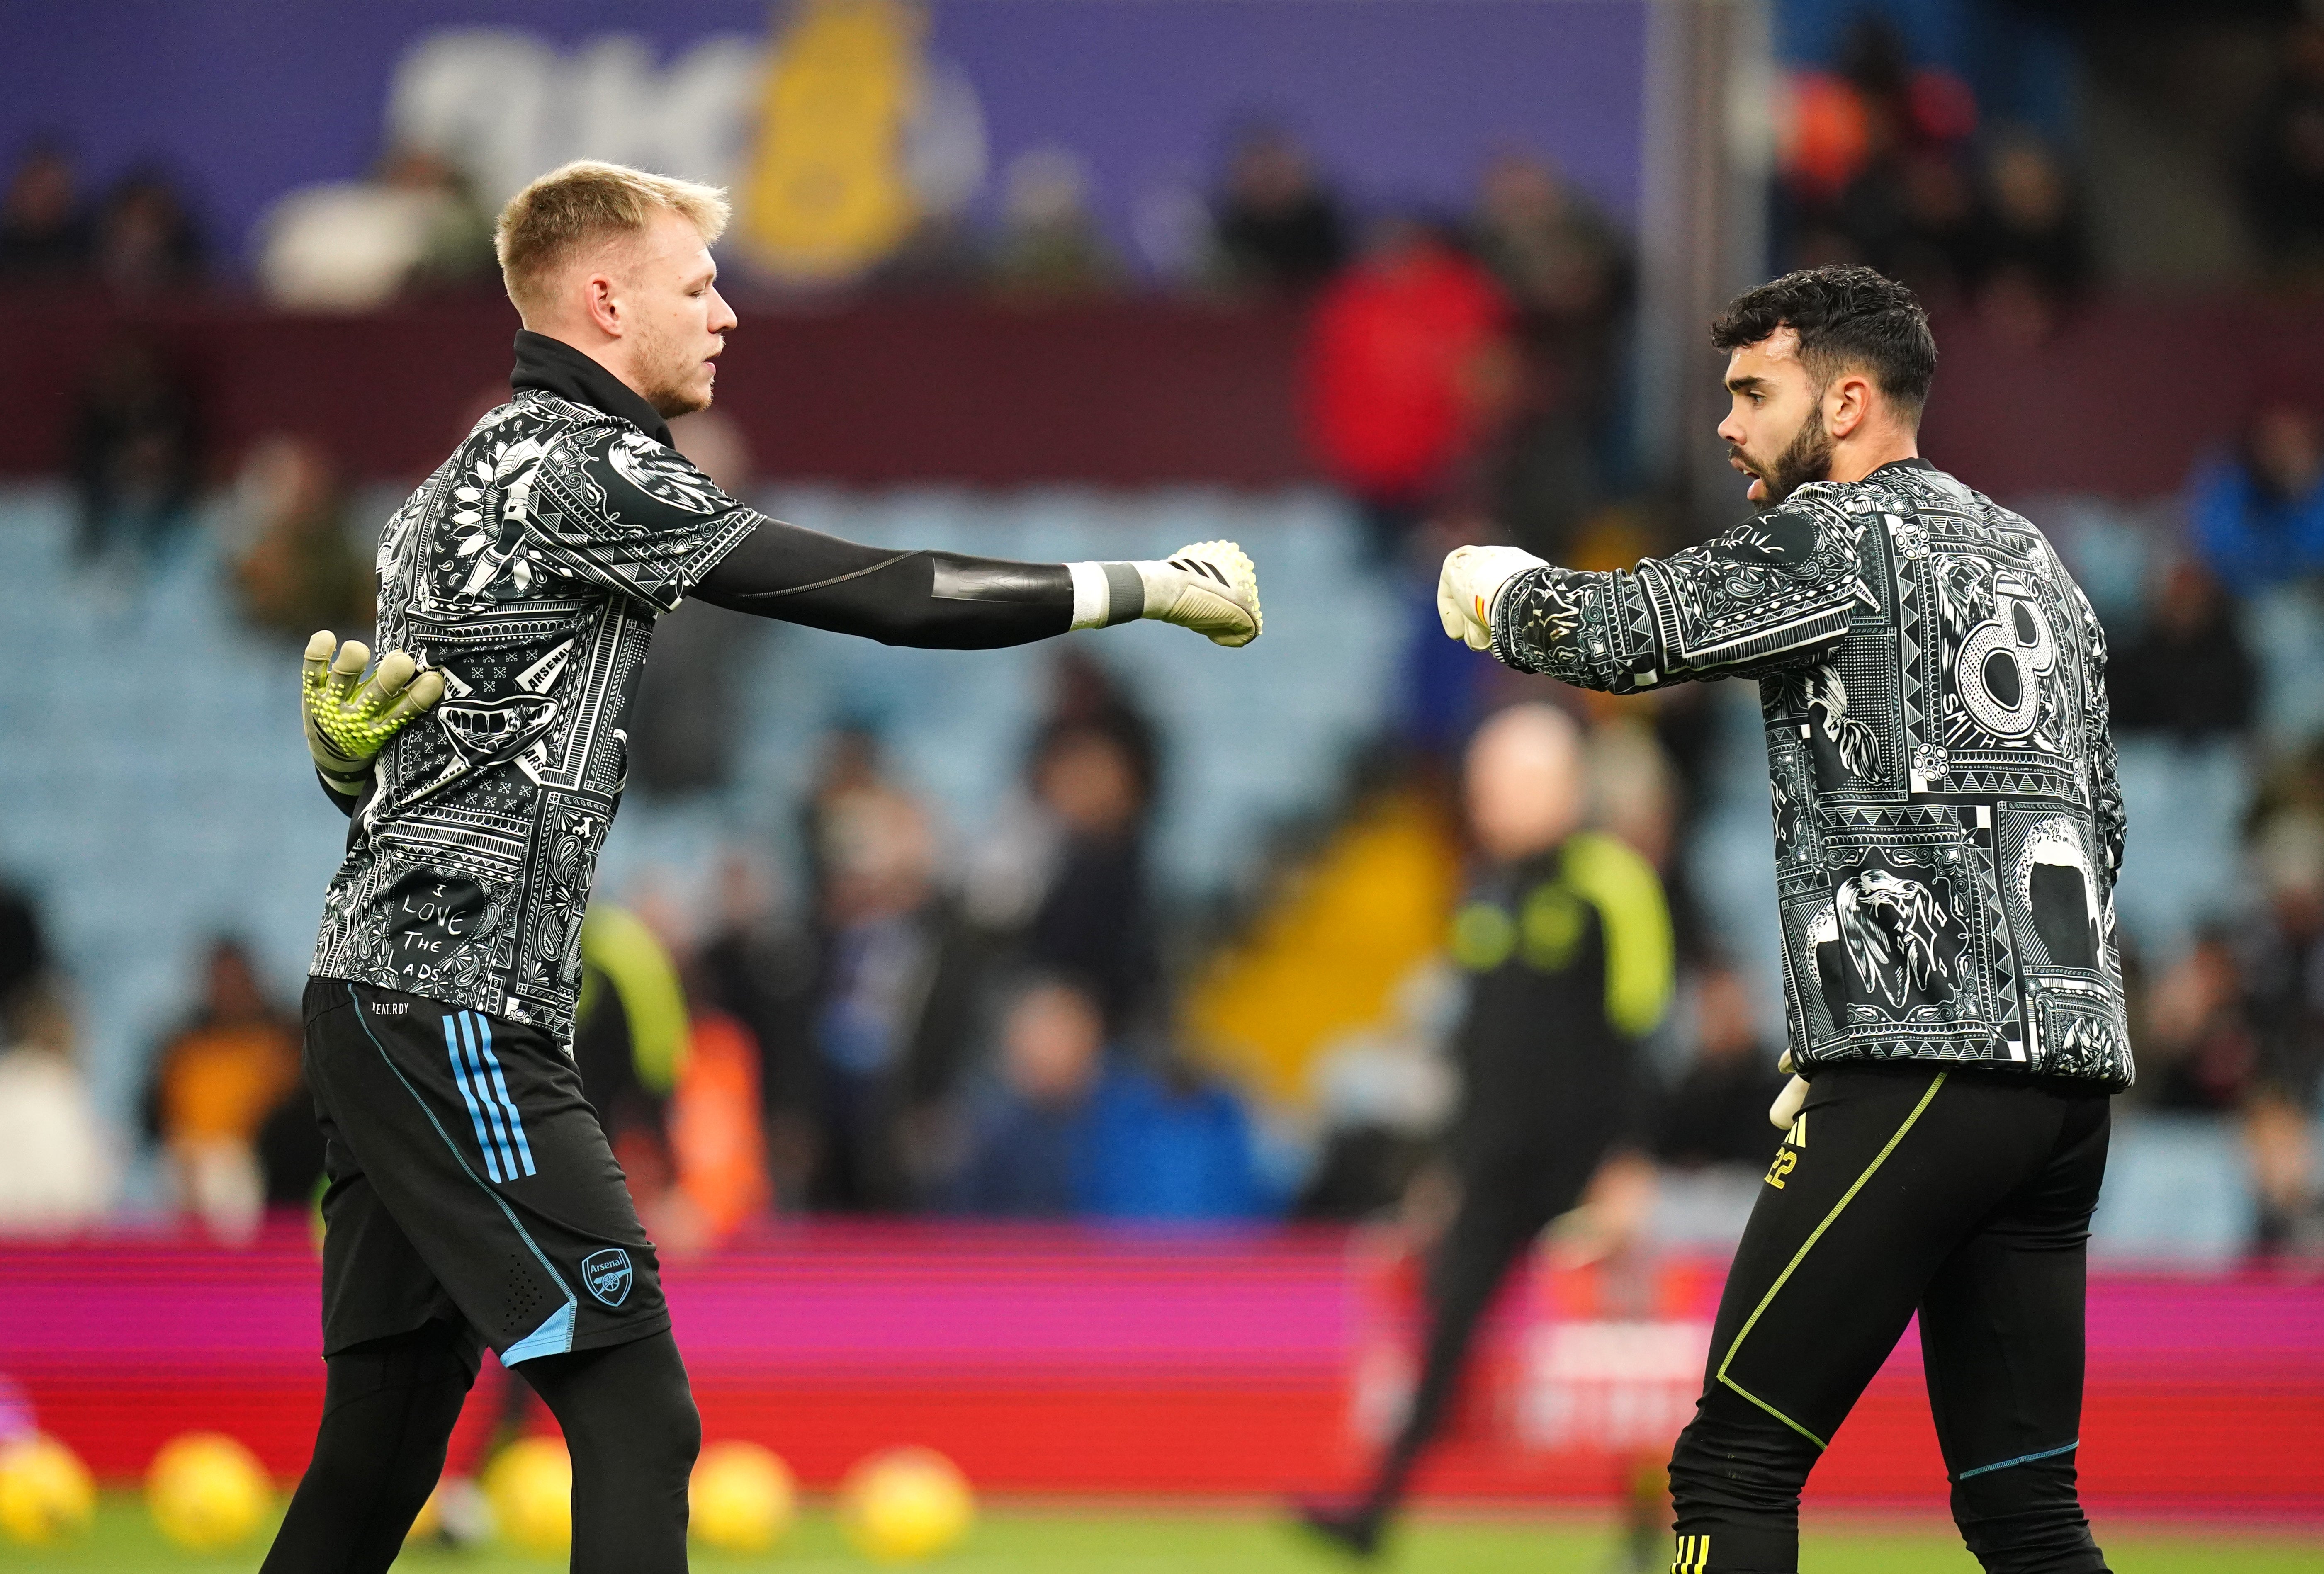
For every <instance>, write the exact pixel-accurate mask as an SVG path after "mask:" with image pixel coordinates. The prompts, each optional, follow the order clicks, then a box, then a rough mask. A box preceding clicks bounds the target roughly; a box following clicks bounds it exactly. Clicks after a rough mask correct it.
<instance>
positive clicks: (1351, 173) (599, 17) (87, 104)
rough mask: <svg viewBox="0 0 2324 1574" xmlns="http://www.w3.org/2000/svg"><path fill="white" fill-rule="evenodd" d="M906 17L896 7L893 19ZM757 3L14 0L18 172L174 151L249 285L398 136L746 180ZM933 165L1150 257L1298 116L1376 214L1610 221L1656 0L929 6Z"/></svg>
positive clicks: (918, 156) (1628, 182) (935, 188)
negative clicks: (309, 215)
mask: <svg viewBox="0 0 2324 1574" xmlns="http://www.w3.org/2000/svg"><path fill="white" fill-rule="evenodd" d="M896 9H898V10H899V11H900V10H901V9H902V8H900V7H898V8H896ZM908 14H909V15H910V17H911V18H912V19H913V20H912V21H911V22H910V23H909V24H908V29H907V31H908V33H909V38H908V45H909V48H910V50H911V51H913V58H912V60H911V62H910V69H912V70H913V71H914V72H916V73H918V75H917V76H916V77H915V80H916V81H920V82H923V83H924V87H923V88H922V89H921V90H918V91H917V92H916V93H915V95H914V102H915V104H916V105H917V108H916V110H915V114H916V115H917V116H918V119H917V120H916V122H915V124H914V126H913V127H911V128H910V129H909V132H908V135H909V136H910V137H911V138H912V139H913V141H912V146H911V148H910V149H909V150H908V158H909V161H910V162H911V163H912V170H911V179H913V180H914V181H915V182H917V183H918V187H919V189H920V190H921V192H922V195H923V196H924V197H926V198H928V199H929V205H931V206H935V207H957V208H964V209H966V210H968V211H971V212H974V213H982V214H985V215H990V214H991V212H992V211H993V209H994V208H995V207H996V205H997V204H998V203H999V202H1000V201H1001V199H1002V198H1001V194H1002V193H1003V192H1004V191H1006V190H1007V189H1009V186H1010V177H1011V172H1012V170H1019V168H1020V161H1021V160H1023V159H1024V158H1025V156H1026V155H1028V154H1036V155H1051V156H1053V157H1052V164H1051V165H1050V166H1048V167H1052V168H1053V167H1054V155H1056V154H1062V155H1064V156H1065V160H1066V161H1067V162H1068V163H1069V164H1070V165H1071V166H1072V167H1073V168H1074V170H1076V171H1077V172H1078V173H1079V174H1080V176H1081V177H1082V179H1084V182H1085V187H1086V192H1087V200H1088V202H1089V205H1090V206H1091V207H1093V209H1094V210H1095V212H1096V213H1097V215H1098V216H1099V218H1100V220H1101V222H1102V225H1103V226H1104V228H1105V230H1106V232H1107V234H1108V235H1109V236H1110V237H1111V239H1112V241H1113V242H1114V244H1115V245H1116V247H1117V249H1118V250H1120V252H1121V253H1123V254H1124V256H1125V258H1126V259H1127V260H1128V262H1130V265H1131V266H1133V267H1139V268H1144V269H1150V268H1156V267H1162V268H1167V266H1168V262H1169V258H1168V252H1169V249H1170V247H1171V245H1172V244H1173V242H1172V239H1171V228H1172V225H1173V222H1174V220H1173V212H1174V204H1175V205H1176V211H1179V212H1183V211H1184V210H1185V208H1186V207H1187V203H1188V199H1189V198H1191V197H1192V196H1193V195H1194V194H1195V193H1199V192H1201V191H1203V190H1205V189H1209V188H1210V187H1211V186H1212V185H1213V183H1214V181H1215V179H1216V176H1217V172H1218V170H1219V168H1220V165H1221V161H1222V155H1223V153H1224V152H1225V150H1226V148H1227V146H1228V145H1229V143H1230V142H1231V139H1232V137H1233V136H1234V135H1235V133H1237V131H1238V130H1239V129H1240V128H1242V127H1245V126H1249V125H1251V124H1274V125H1279V126H1281V127H1283V128H1285V129H1286V130H1288V131H1290V132H1291V133H1294V134H1296V136H1297V137H1299V138H1300V139H1301V140H1303V141H1304V142H1305V143H1307V145H1308V146H1309V147H1310V148H1311V149H1312V150H1313V151H1314V156H1315V158H1316V161H1317V162H1318V164H1319V165H1320V167H1321V168H1322V170H1323V172H1324V174H1325V176H1326V178H1327V179H1329V180H1330V181H1331V182H1333V184H1335V185H1336V186H1338V187H1339V188H1340V189H1342V191H1344V192H1345V193H1346V194H1347V196H1348V197H1349V198H1351V201H1352V202H1353V203H1354V204H1355V206H1357V207H1359V208H1360V209H1361V210H1377V209H1379V208H1382V207H1407V206H1408V207H1420V208H1426V209H1433V210H1436V211H1441V212H1457V211H1460V210H1462V209H1465V208H1466V207H1468V206H1469V205H1470V202H1471V199H1472V197H1473V194H1474V191H1475V189H1476V184H1477V179H1478V175H1479V172H1480V169H1481V168H1482V166H1483V165H1484V164H1485V162H1486V161H1488V160H1489V159H1490V158H1491V157H1492V156H1493V155H1495V154H1496V153H1499V152H1523V153H1528V154H1533V155H1537V156H1540V157H1543V158H1546V159H1548V160H1549V161H1552V162H1554V164H1555V165H1557V166H1558V167H1559V168H1560V169H1562V170H1563V171H1564V172H1565V173H1566V174H1567V175H1568V176H1569V177H1570V178H1571V179H1572V180H1573V181H1574V182H1575V183H1576V184H1577V185H1578V186H1580V187H1581V188H1582V189H1584V190H1586V191H1588V192H1589V193H1591V195H1592V196H1594V197H1595V198H1597V199H1598V200H1599V201H1600V202H1601V203H1602V204H1604V205H1605V206H1606V207H1608V208H1609V210H1610V211H1611V212H1613V213H1614V214H1615V215H1616V216H1619V217H1621V218H1623V219H1625V220H1628V219H1629V218H1630V217H1632V216H1634V215H1635V212H1636V208H1637V197H1638V181H1639V168H1638V166H1639V153H1640V136H1641V124H1642V111H1643V104H1642V87H1641V84H1642V81H1643V78H1644V69H1645V67H1644V60H1645V35H1646V6H1645V5H1644V4H1643V0H1532V3H1528V0H933V3H932V4H930V5H927V6H926V7H925V8H924V9H923V10H921V11H918V12H911V13H908ZM797 17H798V11H797V9H796V8H795V7H794V6H793V5H772V6H770V5H766V4H763V3H761V0H683V3H680V4H673V5H660V6H654V7H641V6H635V5H617V4H613V3H611V0H557V3H555V4H550V3H549V0H397V3H396V4H393V5H323V4H316V3H297V4H292V3H283V0H202V3H200V4H190V5H189V4H178V3H171V0H107V3H105V4H100V5H88V4H84V3H81V0H5V5H0V156H5V157H7V158H11V159H13V158H14V156H15V154H16V153H17V152H18V151H20V150H21V149H22V148H23V147H24V146H25V145H26V144H28V143H30V142H31V141H32V140H33V139H35V138H42V137H48V138H54V139H57V140H60V141H61V142H62V143H65V144H66V145H67V146H68V147H69V149H70V150H71V151H72V152H74V153H75V154H76V155H77V156H78V159H79V161H80V163H81V168H82V172H83V176H84V179H85V180H86V181H87V183H88V185H89V186H90V187H92V188H94V189H100V190H101V189H102V188H103V187H104V185H105V184H106V183H107V182H109V181H110V180H112V179H115V178H117V177H118V176H120V175H121V174H122V173H124V171H126V170H129V169H131V168H133V167H134V166H136V165H139V164H142V163H149V162H150V163H153V164H158V165H159V166H161V168H162V169H163V170H166V171H168V172H169V173H170V174H171V176H172V177H173V178H174V179H177V180H179V181H180V182H181V183H182V184H183V186H184V187H185V189H187V190H188V192H189V195H190V196H191V198H192V199H193V201H194V203H195V206H196V207H197V209H198V212H199V213H200V214H201V216H202V217H203V220H204V222H205V224H206V226H207V227H208V232H209V236H210V240H211V243H212V245H213V247H214V249H215V251H216V252H217V253H218V255H219V256H220V258H221V259H222V260H223V261H224V262H226V264H227V265H228V266H229V267H230V268H231V267H238V266H240V265H242V264H243V263H244V262H246V261H247V260H248V258H249V256H250V254H251V251H252V248H253V246H254V244H255V243H254V226H256V225H257V224H258V223H259V221H260V220H261V219H262V217H263V215H264V214H265V213H266V211H267V209H268V208H269V207H270V206H271V205H272V203H273V202H274V201H275V200H276V199H277V198H280V197H281V196H282V195H283V194H285V193H286V192H289V191H291V190H292V189H298V188H300V187H303V186H308V185H311V184H315V183H318V182H328V181H342V180H349V179H357V178H360V177H361V176H363V175H364V173H365V172H366V171H367V170H371V169H372V168H374V166H375V164H376V163H377V161H378V160H379V159H380V156H381V154H382V153H383V151H384V150H385V149H386V148H387V147H388V146H389V145H390V144H391V143H393V142H395V141H396V140H398V139H399V137H401V138H406V139H409V138H412V137H419V138H420V139H422V140H428V139H433V140H436V141H438V142H448V143H457V144H458V145H459V146H460V147H461V148H462V149H463V150H464V151H466V152H467V153H469V154H472V155H473V158H472V159H470V160H464V161H465V162H468V163H469V164H470V167H471V172H472V173H474V174H475V176H476V183H477V185H478V186H479V188H480V192H479V194H480V195H481V196H483V197H484V198H486V199H487V200H488V201H494V202H496V201H497V200H499V199H500V198H502V197H503V196H504V195H505V194H506V191H507V190H509V189H513V188H514V185H515V184H518V183H521V180H522V179H526V178H529V175H530V173H536V172H538V170H539V169H542V168H547V167H549V166H551V165H553V164H555V163H557V162H560V161H563V160H564V159H567V158H573V157H583V156H594V157H608V158H627V159H629V160H631V161H637V162H647V161H654V162H657V163H658V164H659V166H660V167H662V168H665V169H669V170H671V172H673V173H682V174H687V175H695V176H699V177H703V178H708V179H722V180H736V179H738V177H742V176H745V175H747V173H748V169H749V166H750V161H751V159H752V154H753V146H754V139H755V138H756V137H757V136H758V135H759V130H758V128H759V126H760V124H761V118H762V116H761V111H762V110H763V109H764V107H765V106H766V105H767V104H769V103H770V102H773V100H772V99H771V98H770V97H769V94H768V93H767V91H766V90H765V89H764V86H763V85H764V84H765V83H766V82H767V81H768V80H769V79H770V71H771V70H772V69H773V67H772V62H773V61H774V60H776V59H777V56H778V54H779V51H778V48H777V45H778V42H779V41H781V40H782V39H784V38H785V37H786V36H788V35H787V30H788V29H789V28H791V27H793V26H794V25H795V23H796V21H797Z"/></svg>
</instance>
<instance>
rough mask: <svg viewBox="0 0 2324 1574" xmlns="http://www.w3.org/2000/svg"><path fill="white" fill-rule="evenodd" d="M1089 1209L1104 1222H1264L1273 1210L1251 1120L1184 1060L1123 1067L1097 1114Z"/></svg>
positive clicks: (1107, 1086)
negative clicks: (1261, 1173)
mask: <svg viewBox="0 0 2324 1574" xmlns="http://www.w3.org/2000/svg"><path fill="white" fill-rule="evenodd" d="M1090 1130H1091V1141H1092V1143H1093V1146H1094V1147H1095V1150H1096V1162H1095V1164H1093V1169H1092V1174H1091V1178H1090V1190H1089V1194H1088V1196H1087V1197H1086V1199H1085V1200H1084V1207H1085V1210H1086V1211H1088V1212H1090V1213H1093V1214H1095V1215H1097V1216H1098V1217H1100V1218H1104V1219H1142V1220H1178V1221H1182V1222H1192V1221H1195V1220H1231V1219H1256V1218H1259V1217H1260V1216H1262V1215H1264V1214H1267V1213H1268V1212H1271V1211H1272V1210H1273V1209H1272V1205H1271V1202H1270V1200H1269V1198H1268V1194H1267V1188H1266V1185H1265V1183H1263V1182H1262V1181H1261V1180H1260V1178H1259V1161H1258V1153H1257V1148H1256V1144H1255V1142H1254V1140H1253V1137H1252V1134H1251V1125H1250V1114H1249V1113H1248V1112H1247V1111H1246V1110H1245V1109H1243V1104H1242V1100H1241V1099H1240V1098H1239V1097H1237V1096H1236V1094H1235V1093H1234V1091H1232V1090H1231V1089H1229V1088H1227V1087H1226V1086H1224V1085H1223V1084H1222V1083H1219V1082H1213V1081H1212V1080H1210V1079H1209V1078H1206V1077H1204V1076H1203V1075H1201V1074H1200V1073H1199V1072H1196V1071H1195V1070H1194V1068H1193V1067H1192V1066H1190V1065H1188V1064H1186V1063H1184V1062H1183V1061H1176V1060H1174V1061H1172V1062H1170V1063H1167V1064H1166V1065H1165V1066H1163V1067H1162V1068H1161V1069H1160V1070H1158V1071H1154V1070H1148V1069H1147V1068H1145V1067H1142V1066H1117V1067H1116V1068H1115V1069H1114V1070H1113V1071H1112V1072H1110V1073H1109V1074H1108V1075H1107V1076H1106V1078H1105V1080H1104V1081H1103V1082H1101V1083H1100V1084H1099V1085H1098V1090H1097V1097H1096V1100H1094V1102H1093V1106H1092V1108H1091V1110H1090Z"/></svg>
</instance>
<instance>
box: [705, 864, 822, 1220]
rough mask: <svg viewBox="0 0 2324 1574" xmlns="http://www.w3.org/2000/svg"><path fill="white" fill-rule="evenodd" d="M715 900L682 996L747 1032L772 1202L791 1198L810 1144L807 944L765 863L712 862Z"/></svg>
mask: <svg viewBox="0 0 2324 1574" xmlns="http://www.w3.org/2000/svg"><path fill="white" fill-rule="evenodd" d="M717 904H718V905H717V909H716V913H715V917H714V920H713V924H712V926H711V929H710V932H709V934H707V935H706V936H705V938H704V940H703V941H702V943H701V944H700V945H699V946H697V947H696V950H695V953H694V959H693V964H692V967H691V969H690V970H689V971H688V987H687V999H688V1000H692V1001H699V1003H700V1009H701V1010H704V1011H715V1012H717V1013H720V1014H723V1015H724V1016H726V1017H732V1018H733V1020H735V1021H736V1022H738V1023H740V1024H741V1025H742V1027H743V1029H744V1030H745V1031H746V1032H747V1033H748V1034H749V1036H750V1040H751V1044H752V1047H753V1048H754V1049H755V1050H756V1052H757V1067H756V1071H755V1076H754V1083H755V1086H756V1087H757V1090H758V1093H759V1098H760V1100H761V1109H762V1110H763V1112H764V1125H765V1148H766V1168H767V1177H768V1183H769V1184H770V1187H771V1188H772V1191H773V1200H774V1201H776V1203H777V1204H778V1205H788V1206H797V1205H798V1202H799V1201H800V1200H801V1199H802V1198H803V1197H804V1196H805V1194H806V1192H807V1176H808V1175H809V1174H811V1173H812V1171H813V1169H814V1165H815V1159H816V1101H817V1091H818V1089H817V1083H818V1074H817V1071H816V1048H815V1027H814V1021H815V968H816V961H815V948H814V945H813V943H811V942H810V941H809V940H808V939H807V936H806V935H804V934H800V933H799V932H798V930H797V929H795V928H793V927H792V926H790V925H787V924H786V923H785V922H784V921H783V918H782V916H781V914H780V912H779V910H778V907H777V904H776V901H775V897H774V893H773V891H772V889H771V887H770V880H769V879H768V877H767V875H766V873H765V871H764V870H762V869H761V867H760V866H759V865H758V864H757V863H756V862H754V861H752V860H751V859H749V858H747V857H744V856H743V855H742V854H741V853H736V852H730V853H729V854H727V856H726V857H725V858H724V859H723V860H722V861H720V864H719V868H718V885H717Z"/></svg>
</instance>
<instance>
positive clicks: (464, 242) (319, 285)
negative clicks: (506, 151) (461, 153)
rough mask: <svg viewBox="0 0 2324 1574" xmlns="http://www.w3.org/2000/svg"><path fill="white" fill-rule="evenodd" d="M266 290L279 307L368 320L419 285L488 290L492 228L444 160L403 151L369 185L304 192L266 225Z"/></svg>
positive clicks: (331, 185) (262, 278)
mask: <svg viewBox="0 0 2324 1574" xmlns="http://www.w3.org/2000/svg"><path fill="white" fill-rule="evenodd" d="M260 228H261V235H262V237H263V239H262V246H261V251H260V255H259V262H258V278H259V284H260V286H261V288H263V290H264V291H265V293H266V295H267V298H268V299H271V300H272V301H273V302H274V303H275V304H277V305H279V306H288V307H294V308H301V309H306V310H314V311H368V310H370V309H372V308H374V307H378V306H383V305H384V304H386V302H388V301H389V300H391V299H393V298H394V297H395V296H396V295H397V294H398V293H400V292H401V291H402V290H404V289H406V288H407V287H410V286H412V285H426V284H431V283H433V284H457V283H461V282H464V281H473V280H480V279H484V278H487V277H489V276H490V275H491V273H492V271H493V266H494V263H493V246H492V223H491V220H490V219H489V218H488V217H487V216H485V214H484V211H483V209H482V208H480V207H478V206H477V204H476V201H475V198H474V196H473V195H471V194H470V192H469V191H468V189H467V187H466V184H465V183H464V182H463V180H462V179H461V177H460V175H459V173H458V172H457V170H455V169H454V168H453V166H452V165H451V163H450V162H449V161H447V160H446V159H444V158H443V157H442V156H441V155H440V154H438V153H436V152H430V151H429V150H426V149H420V148H399V149H396V150H394V151H393V152H390V153H389V154H388V156H387V158H386V159H385V160H384V161H383V163H382V165H381V168H380V171H379V174H378V175H377V177H376V178H374V179H369V180H346V181H332V182H327V183H326V184H323V185H318V186H308V187H304V188H302V189H299V190H297V191H293V192H291V194H290V195H289V196H287V197H284V198H282V199H281V201H279V202H277V203H276V204H275V205H274V207H272V209H271V210H270V211H269V212H268V213H267V215H266V216H265V217H264V218H263V220H261V221H260Z"/></svg>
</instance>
